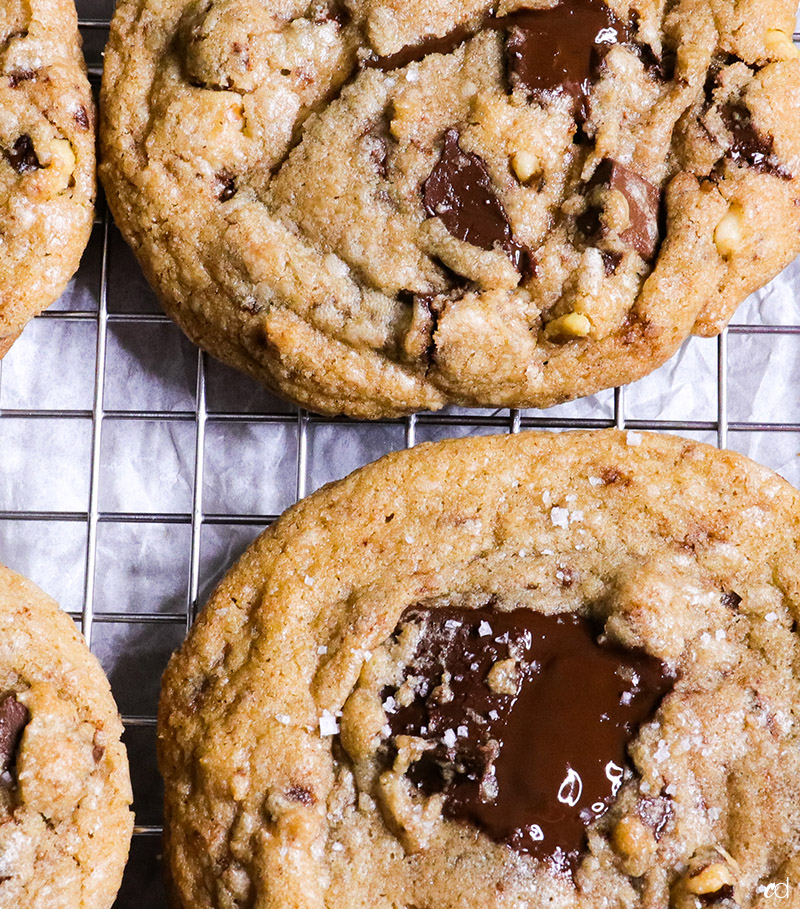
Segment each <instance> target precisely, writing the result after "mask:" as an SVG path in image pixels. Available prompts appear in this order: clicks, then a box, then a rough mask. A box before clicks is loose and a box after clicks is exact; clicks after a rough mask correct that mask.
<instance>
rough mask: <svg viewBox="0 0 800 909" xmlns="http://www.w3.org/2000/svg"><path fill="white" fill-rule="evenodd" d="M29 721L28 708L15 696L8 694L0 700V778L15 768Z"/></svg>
mask: <svg viewBox="0 0 800 909" xmlns="http://www.w3.org/2000/svg"><path fill="white" fill-rule="evenodd" d="M29 719H30V714H29V713H28V708H27V707H26V706H25V705H24V704H21V703H20V702H19V701H18V700H17V696H16V695H15V694H13V693H12V694H7V695H6V696H5V697H4V698H2V700H0V776H2V775H4V774H6V773H8V772H9V770H12V769H13V768H14V765H15V764H16V759H17V749H18V748H19V740H20V739H21V738H22V731H23V729H24V728H25V726H26V725H27V724H28V720H29Z"/></svg>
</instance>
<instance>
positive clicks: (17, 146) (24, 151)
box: [5, 136, 42, 174]
mask: <svg viewBox="0 0 800 909" xmlns="http://www.w3.org/2000/svg"><path fill="white" fill-rule="evenodd" d="M5 155H6V158H7V160H8V163H9V164H10V165H11V166H12V167H13V168H14V170H15V171H16V172H17V173H18V174H28V173H30V172H31V171H34V170H39V168H40V167H41V166H42V165H41V164H40V163H39V158H38V157H37V155H36V150H35V149H34V147H33V140H32V139H31V137H30V136H20V137H19V139H17V141H16V142H15V143H14V147H13V148H12V149H11V151H7V152H6V153H5Z"/></svg>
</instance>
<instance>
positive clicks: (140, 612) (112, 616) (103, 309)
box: [0, 0, 800, 909]
mask: <svg viewBox="0 0 800 909" xmlns="http://www.w3.org/2000/svg"><path fill="white" fill-rule="evenodd" d="M108 3H109V0H78V9H79V13H82V14H84V15H85V18H82V19H81V28H82V31H83V34H84V38H85V44H86V48H87V57H88V59H89V63H90V74H91V76H92V78H93V80H94V81H95V82H97V80H98V79H99V76H100V70H101V57H100V53H101V50H102V46H103V45H104V43H105V38H106V35H107V31H108V25H109V16H110V9H109V10H103V12H105V13H107V14H108V15H103V14H99V13H98V12H97V9H98V4H99V5H100V7H102V5H103V4H106V5H108ZM90 16H93V18H92V17H90ZM798 37H799V36H798V35H795V40H797V39H798ZM113 230H114V228H113V226H112V224H111V222H110V219H109V215H108V212H107V210H106V208H105V206H104V204H103V203H102V201H101V202H100V203H99V206H98V215H97V221H96V225H95V233H96V235H97V236H96V237H95V241H96V242H95V243H94V244H93V246H91V247H90V250H89V252H88V253H87V256H86V257H85V259H84V264H83V265H82V272H83V273H84V274H85V275H87V276H94V280H95V281H96V286H95V291H94V294H95V299H96V306H95V307H93V308H90V309H89V310H85V309H82V308H74V307H69V306H68V308H66V309H64V308H60V309H59V308H58V307H56V308H54V309H51V310H50V311H48V312H46V313H44V314H42V315H41V316H40V317H39V320H40V322H47V321H49V320H50V321H52V320H55V321H56V322H58V323H59V324H61V325H64V326H67V338H69V337H70V336H71V335H70V333H74V332H76V331H78V330H79V327H80V326H87V325H88V326H90V327H92V328H96V344H95V350H94V382H93V388H92V392H91V406H90V407H83V408H74V409H69V408H64V407H55V408H54V407H47V406H44V405H42V406H39V404H38V403H37V402H36V401H34V402H32V404H31V406H26V407H13V406H12V407H5V408H3V406H2V405H3V392H4V391H5V390H7V388H4V385H3V362H2V361H0V457H2V454H1V453H2V451H3V448H2V446H3V435H2V428H3V426H4V423H5V421H22V422H24V425H25V426H28V425H32V424H33V423H35V422H36V421H50V420H55V421H58V422H59V423H60V424H62V423H63V421H77V422H79V423H81V424H86V423H89V422H90V425H91V436H90V441H89V445H88V449H87V451H86V453H85V459H84V460H85V461H86V463H85V469H86V470H87V471H88V491H87V497H86V499H87V504H86V507H85V508H80V509H75V510H63V509H62V508H60V507H59V504H60V503H57V502H53V503H52V505H51V507H48V508H37V509H30V510H29V509H25V508H20V507H13V506H12V505H11V504H9V502H8V501H4V500H3V498H2V490H0V524H2V525H6V526H8V527H10V528H11V530H9V531H8V533H9V534H12V535H13V533H14V532H15V528H19V527H20V525H21V523H22V522H33V523H34V524H36V525H37V526H42V525H44V524H53V523H54V524H56V525H58V527H60V528H63V527H64V526H65V525H78V526H79V527H80V528H81V529H84V530H85V543H84V544H83V545H82V547H81V549H82V553H83V563H84V564H83V585H82V587H83V589H82V596H81V598H80V600H81V602H80V606H79V607H78V608H73V609H71V610H70V614H71V615H72V616H73V618H74V619H75V620H76V622H77V623H78V624H79V625H80V627H81V628H82V630H83V633H84V635H85V636H86V639H87V640H88V641H89V643H90V646H92V647H93V649H95V650H96V651H100V655H101V659H102V658H104V659H105V660H106V668H107V669H108V668H109V667H108V660H109V658H111V659H112V661H113V656H114V655H113V654H112V655H111V657H109V647H108V646H106V645H105V644H102V641H101V638H102V637H103V633H104V629H113V630H119V629H123V628H125V627H126V626H134V627H135V628H136V629H137V635H138V639H137V640H138V647H139V649H138V650H137V653H148V652H149V650H151V649H152V648H153V646H154V645H156V644H158V648H160V649H158V648H157V649H158V653H157V656H156V663H152V661H151V662H147V661H146V662H147V666H146V669H147V671H148V672H149V673H150V674H151V675H153V676H155V678H152V679H151V680H150V682H151V685H152V686H157V676H158V668H159V666H160V665H161V664H162V663H163V658H164V657H165V653H168V651H169V649H171V646H169V645H174V644H177V643H179V641H180V639H181V637H182V636H183V634H184V633H185V631H186V630H187V629H188V628H189V626H190V625H191V623H192V621H193V619H194V616H195V615H196V611H197V608H198V603H199V602H200V600H201V598H202V595H203V590H204V589H206V588H208V587H209V586H210V585H211V583H212V582H213V581H214V580H215V579H216V576H217V575H218V574H219V572H220V571H221V570H222V568H223V567H224V565H223V564H220V565H217V566H207V565H206V560H205V558H204V557H203V552H202V550H203V531H204V530H208V529H209V528H214V527H220V528H225V529H226V530H231V529H232V528H234V527H237V528H243V529H244V530H245V531H246V532H247V535H249V536H251V537H252V536H253V535H254V534H255V532H256V529H260V528H262V527H264V526H266V525H268V524H269V523H270V522H271V521H272V520H273V519H274V518H275V517H276V515H275V514H273V513H261V512H257V513H256V512H253V511H249V510H244V511H236V512H231V513H228V512H224V511H220V510H216V511H215V510H211V509H210V508H208V507H207V503H208V488H209V483H210V482H213V479H214V478H213V477H209V476H207V473H206V469H205V468H206V465H207V458H208V452H209V433H210V432H212V431H214V430H215V429H216V428H219V427H221V426H226V425H227V426H234V425H239V424H241V425H247V426H254V425H258V424H271V425H275V426H280V427H283V429H284V430H285V431H286V432H287V433H289V432H290V431H291V433H292V434H293V439H294V441H293V447H292V450H293V456H294V468H295V469H294V470H293V476H292V477H291V478H288V477H287V479H286V484H285V485H287V487H288V485H290V484H291V485H292V488H291V489H288V488H287V489H286V490H285V496H284V498H285V499H286V501H287V502H288V501H290V500H295V499H298V498H302V497H303V496H304V495H305V494H306V493H307V492H309V491H311V486H312V485H313V484H312V482H311V481H310V467H309V464H310V457H311V456H310V446H311V444H312V442H311V438H310V436H311V434H312V433H313V432H314V431H315V429H317V428H319V427H334V426H335V427H341V428H340V429H336V430H334V431H335V432H340V431H341V432H344V431H345V429H346V427H352V426H358V427H359V432H363V431H365V430H364V429H363V427H365V426H367V425H374V424H359V423H357V422H354V421H346V420H331V419H326V418H322V417H318V416H315V415H312V414H309V413H306V412H304V411H302V410H299V411H298V410H297V409H292V408H289V407H288V406H286V405H282V404H281V403H280V402H277V401H270V400H268V401H267V404H266V406H265V407H261V408H260V409H259V408H258V407H256V408H250V409H248V408H245V409H243V410H237V409H234V408H226V407H222V408H219V407H216V406H213V404H212V403H210V401H209V394H208V373H209V368H210V365H211V364H210V361H209V360H208V358H207V357H206V355H205V354H202V353H200V352H194V353H193V354H192V356H194V358H195V362H194V383H193V384H194V400H193V405H192V406H189V407H183V408H182V409H180V408H179V409H169V408H166V407H164V408H156V409H112V408H110V407H107V406H106V401H107V386H108V381H109V376H110V374H111V373H110V372H109V362H108V360H109V333H110V331H112V330H114V329H115V328H116V327H119V326H123V325H126V326H129V327H130V330H131V331H133V332H144V331H146V330H147V329H148V327H153V326H169V325H171V323H170V321H169V320H168V319H167V317H166V316H164V315H163V314H160V313H159V312H153V311H149V309H148V307H147V306H144V307H143V308H142V309H141V311H132V312H127V311H120V310H119V307H115V306H113V305H111V304H112V303H113V299H112V294H113V293H114V291H113V289H112V287H111V282H110V280H109V270H110V266H111V264H112V255H114V254H115V253H113V249H114V244H113V242H112V239H113V238H112V231H113ZM795 321H796V322H797V323H798V324H781V325H777V324H773V325H763V324H761V325H752V324H741V325H733V326H731V327H730V328H729V329H727V330H726V331H725V332H723V333H722V335H720V337H719V338H718V339H717V340H716V342H704V343H706V344H709V343H711V344H713V343H716V351H715V361H716V363H715V375H713V376H712V377H711V381H714V382H715V390H716V402H715V408H714V411H715V412H713V413H709V412H705V413H702V414H701V413H695V412H688V413H686V414H685V415H683V416H682V418H681V419H677V420H676V419H671V418H668V417H667V416H664V415H663V414H657V415H655V416H653V415H652V414H647V415H645V416H639V415H637V414H636V413H631V409H630V408H629V407H627V406H626V394H627V393H626V389H624V388H618V389H615V390H614V392H613V396H612V395H611V393H609V395H608V396H607V399H606V404H605V407H604V408H603V407H600V408H596V410H599V412H600V415H597V414H596V413H595V412H594V411H589V412H588V413H587V412H585V411H582V410H581V409H580V408H578V409H577V410H572V411H570V410H569V408H568V409H567V410H566V411H564V410H563V409H556V410H555V411H551V412H520V411H516V410H511V411H508V410H505V411H497V412H488V411H477V412H467V411H455V410H451V411H445V412H444V413H437V414H420V415H418V416H413V417H409V418H407V419H405V420H388V421H383V424H382V425H384V426H388V427H395V430H394V431H395V432H396V443H394V442H390V444H389V445H388V446H387V445H386V444H384V448H383V450H387V447H394V446H395V444H404V445H406V446H413V445H414V444H416V442H417V441H419V440H420V438H422V437H426V438H427V437H432V436H436V437H441V436H443V435H454V434H463V433H468V432H486V431H498V432H502V431H506V432H519V431H520V430H521V429H527V428H547V429H551V430H561V429H573V428H585V429H594V428H602V427H607V426H616V427H618V428H627V429H648V430H656V431H666V432H678V433H683V434H691V435H694V436H699V437H702V438H705V439H707V440H709V441H715V442H716V444H717V445H719V446H720V447H727V446H728V445H729V443H734V445H733V447H738V448H739V449H740V450H745V451H747V450H748V448H747V445H746V444H738V445H737V444H735V443H736V442H737V441H739V442H741V440H742V439H743V438H745V437H747V436H752V435H753V434H761V433H767V434H770V438H772V439H774V438H776V436H775V435H774V434H785V433H789V434H792V433H794V434H796V439H795V438H794V437H792V444H794V447H795V449H796V450H797V451H798V452H800V408H798V409H797V411H793V408H791V407H787V408H786V410H787V411H792V412H791V413H786V414H783V415H781V414H779V416H785V417H786V418H785V419H783V418H782V419H778V420H767V421H764V420H752V419H747V420H742V419H738V420H734V419H731V418H730V417H731V414H730V410H729V363H728V347H729V344H730V343H731V339H732V338H736V337H737V336H747V337H750V338H755V337H757V336H764V335H767V336H770V339H775V338H777V337H778V336H781V337H785V338H788V339H789V340H790V342H791V346H790V350H789V354H788V356H790V357H791V358H793V360H794V361H795V362H796V363H797V364H798V366H800V310H798V313H797V319H796V320H795ZM14 355H15V353H14V351H12V352H11V354H9V357H8V358H7V359H6V361H5V362H6V363H9V362H11V361H12V358H13V357H14ZM112 367H113V364H112ZM240 381H241V382H242V383H246V382H247V380H245V379H241V380H240ZM634 409H635V408H634ZM126 422H127V423H130V422H143V423H148V422H158V423H168V424H171V425H173V424H181V425H186V426H188V427H189V429H190V430H191V431H192V433H193V439H192V445H191V447H192V452H191V454H190V463H191V470H190V473H191V477H190V496H189V499H188V501H189V507H188V508H184V509H179V508H177V509H176V508H170V509H167V510H164V511H152V510H141V511H136V510H123V509H121V508H119V507H111V508H103V507H101V505H102V503H103V500H102V488H103V484H104V482H105V480H106V478H107V476H108V474H109V472H110V471H111V470H113V468H114V464H113V463H111V462H110V461H109V458H108V456H107V452H106V450H105V449H104V445H103V442H104V437H105V434H107V433H108V431H109V427H112V426H114V425H116V424H121V423H126ZM795 443H796V444H795ZM379 447H380V446H379ZM23 453H24V452H23ZM377 453H382V452H380V451H376V454H377ZM751 453H752V452H751ZM352 466H355V465H352ZM772 466H775V465H772ZM334 472H337V468H336V466H335V465H334ZM338 472H339V473H341V472H343V471H338ZM790 478H793V477H790ZM106 525H109V526H111V525H113V526H115V527H118V526H122V525H152V526H156V525H157V526H159V527H170V526H174V525H177V526H179V527H182V528H184V530H185V531H188V532H184V533H183V535H182V537H181V542H180V547H181V548H180V552H179V557H180V559H181V560H182V562H183V563H184V564H185V565H186V566H187V567H186V569H185V573H184V577H185V583H184V585H183V586H184V589H183V593H182V595H181V597H180V601H179V602H177V603H175V602H173V603H171V604H170V605H169V608H164V604H163V603H161V602H158V601H156V600H146V601H145V602H144V604H143V608H139V609H137V610H135V611H130V610H127V611H126V610H121V609H110V608H108V607H109V603H108V602H106V601H104V600H103V598H102V595H101V593H100V592H99V591H98V576H99V572H100V570H101V569H102V568H103V567H104V566H103V564H102V559H101V557H100V554H99V553H100V549H99V546H98V538H99V535H100V533H101V532H102V530H103V528H104V527H105V526H106ZM8 538H9V537H8V535H7V536H6V539H8ZM2 540H3V537H2V535H0V544H2ZM41 558H42V554H41V553H38V554H37V552H36V551H33V552H31V554H30V557H29V558H27V557H26V559H25V560H24V561H27V562H28V564H27V565H12V566H11V567H16V568H18V569H19V570H23V571H24V570H25V569H26V567H27V568H28V569H29V570H28V573H30V574H33V575H34V577H35V575H36V566H37V560H38V559H41ZM119 558H120V560H122V561H124V560H125V558H126V556H125V553H122V554H121V555H120V556H119ZM132 558H135V556H134V557H132ZM50 592H51V593H53V594H54V595H56V596H59V592H58V591H57V590H51V591H50ZM165 639H166V645H167V646H166V647H165V646H164V645H165ZM111 649H113V648H111ZM159 660H160V661H161V662H160V663H158V661H159ZM121 679H122V681H118V682H117V683H116V684H115V683H114V677H113V676H112V685H114V688H115V694H116V696H117V698H118V701H119V702H120V705H121V707H122V709H123V712H124V717H123V718H124V722H125V727H126V740H127V743H128V747H129V751H130V754H131V764H132V771H133V778H134V790H135V807H136V808H137V815H138V817H139V821H138V822H137V827H136V830H135V836H134V845H133V849H132V857H131V862H130V863H129V868H128V871H127V872H126V880H125V883H124V885H123V890H122V892H121V894H120V897H119V899H118V901H117V904H116V906H117V909H127V907H134V906H136V907H138V906H140V905H142V904H143V902H144V900H145V899H147V900H148V901H149V903H150V904H151V906H152V907H153V909H160V907H162V906H165V905H166V904H165V901H164V896H163V892H162V890H161V884H160V872H159V870H158V867H157V865H158V862H157V855H158V851H159V840H158V836H159V834H160V832H161V826H160V814H159V812H160V805H159V802H160V793H159V783H158V778H157V775H156V772H155V767H154V759H153V746H154V741H155V736H154V726H155V715H154V708H155V701H154V698H151V700H150V701H149V702H148V704H147V706H146V707H145V708H142V709H141V710H136V709H130V710H129V709H127V708H126V706H125V705H126V703H130V698H128V697H126V694H125V691H124V690H121V689H120V685H127V684H130V680H129V678H128V677H127V676H125V675H123V676H121Z"/></svg>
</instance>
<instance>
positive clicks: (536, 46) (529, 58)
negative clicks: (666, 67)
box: [500, 0, 630, 119]
mask: <svg viewBox="0 0 800 909" xmlns="http://www.w3.org/2000/svg"><path fill="white" fill-rule="evenodd" d="M500 21H503V20H500ZM506 22H507V23H508V26H509V32H508V39H507V40H506V54H507V57H508V79H509V83H510V85H511V88H512V90H514V89H521V90H522V91H524V92H526V93H527V94H528V95H529V96H531V97H537V96H542V95H546V94H547V93H549V92H553V91H558V92H563V93H565V94H567V95H569V96H571V97H572V98H573V99H574V100H575V103H576V109H577V113H578V116H579V118H580V119H585V118H586V113H587V112H586V101H587V98H588V95H589V91H590V89H591V84H592V81H593V80H594V78H595V76H596V72H597V70H598V68H599V65H600V63H601V62H602V60H603V59H604V57H605V55H606V53H608V51H609V49H610V48H611V47H612V46H613V45H614V44H619V43H621V42H625V41H628V40H629V37H630V35H629V31H628V27H627V26H626V25H625V23H624V22H621V21H620V20H619V19H617V17H616V16H615V15H614V13H613V12H612V11H611V9H609V7H608V6H606V4H605V3H603V2H602V0H565V2H562V3H559V4H558V5H557V6H554V7H551V8H549V9H535V10H526V11H525V12H520V13H516V14H514V15H512V16H508V17H506Z"/></svg>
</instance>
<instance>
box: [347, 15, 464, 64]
mask: <svg viewBox="0 0 800 909" xmlns="http://www.w3.org/2000/svg"><path fill="white" fill-rule="evenodd" d="M474 34H475V30H474V29H470V28H467V27H466V26H464V25H460V26H459V27H458V28H454V29H453V31H451V32H448V34H446V35H442V36H441V37H440V38H437V37H436V36H435V35H429V36H428V37H426V38H423V39H422V40H421V41H420V42H419V44H408V45H406V46H405V47H401V48H400V50H399V51H397V53H396V54H386V56H385V57H378V56H375V55H373V56H371V57H368V58H367V59H366V60H365V61H364V66H366V67H368V68H370V69H382V70H384V71H385V72H389V71H390V70H393V69H400V68H401V67H403V66H408V65H409V63H418V62H419V61H420V60H423V59H424V58H425V57H427V56H428V54H450V53H452V52H453V51H454V50H455V49H456V48H457V47H458V46H459V44H463V43H464V42H465V41H466V40H467V39H468V38H471V37H472V36H473V35H474Z"/></svg>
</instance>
